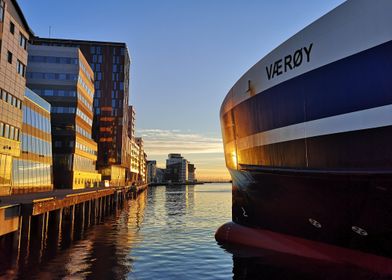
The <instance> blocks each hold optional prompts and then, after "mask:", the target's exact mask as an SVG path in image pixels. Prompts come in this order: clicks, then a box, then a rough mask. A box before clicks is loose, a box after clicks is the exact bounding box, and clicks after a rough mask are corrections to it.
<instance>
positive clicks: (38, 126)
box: [12, 88, 53, 194]
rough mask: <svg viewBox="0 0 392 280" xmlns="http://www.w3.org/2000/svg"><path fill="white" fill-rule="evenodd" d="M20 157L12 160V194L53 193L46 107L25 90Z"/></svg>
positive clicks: (36, 96)
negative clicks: (51, 191)
mask: <svg viewBox="0 0 392 280" xmlns="http://www.w3.org/2000/svg"><path fill="white" fill-rule="evenodd" d="M20 138H21V139H20V140H21V155H20V157H19V158H14V159H13V160H12V193H13V194H17V193H18V194H19V193H27V192H37V191H50V190H52V189H53V176H52V136H51V126H50V104H49V103H48V102H46V101H45V100H44V99H42V98H41V97H39V96H38V95H37V94H35V93H34V92H32V91H31V90H30V89H28V88H26V92H25V98H24V103H23V125H22V133H21V136H20Z"/></svg>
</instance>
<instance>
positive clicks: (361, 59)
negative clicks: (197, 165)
mask: <svg viewBox="0 0 392 280" xmlns="http://www.w3.org/2000/svg"><path fill="white" fill-rule="evenodd" d="M391 10H392V2H390V1H384V0H382V1H379V2H377V5H372V3H370V2H368V1H364V0H357V1H346V2H345V3H344V4H342V5H341V6H339V7H338V8H336V9H335V10H333V11H332V12H330V13H329V14H327V15H326V16H324V17H322V18H321V19H319V20H318V21H316V22H315V23H313V24H311V25H310V26H308V27H307V28H305V29H304V30H302V31H301V32H299V33H297V34H296V35H294V36H293V37H292V38H290V39H289V40H288V41H286V42H285V43H283V44H282V45H281V46H279V47H278V48H276V49H275V50H274V51H272V52H271V53H270V54H268V55H267V56H266V57H264V58H263V59H262V60H260V61H259V62H258V63H257V64H256V65H255V66H253V67H252V68H251V69H250V70H249V71H248V72H247V73H245V74H244V76H243V77H241V79H240V80H239V81H238V82H237V83H236V84H235V85H234V86H233V88H232V89H231V90H230V91H229V93H228V95H227V96H226V99H225V100H224V102H223V104H222V107H221V112H220V117H221V125H222V135H223V143H224V149H225V159H226V165H227V167H228V169H229V171H230V174H231V176H232V179H233V222H234V223H236V224H238V225H241V226H247V227H250V228H253V229H257V230H266V231H271V232H276V233H279V234H284V235H287V236H293V237H295V238H301V239H304V240H309V241H311V242H318V243H320V244H328V245H330V246H337V247H340V248H343V249H345V250H346V249H347V250H353V251H357V252H361V253H365V254H372V255H377V256H380V257H385V258H388V259H390V258H392V203H391V201H392V148H391V146H390V143H391V142H392V30H391V29H390V26H392V19H391V17H390V16H389V14H390V11H391ZM364 11H366V12H364ZM346 17H349V18H350V20H346ZM338 23H340V24H339V26H335V25H337V24H338ZM358 30H360V32H359V31H358ZM362 35H363V36H362ZM296 58H298V63H297V64H292V61H297V60H296ZM300 58H301V60H300ZM300 62H301V63H300ZM293 65H294V66H295V67H294V66H293Z"/></svg>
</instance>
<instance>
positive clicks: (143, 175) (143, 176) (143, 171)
mask: <svg viewBox="0 0 392 280" xmlns="http://www.w3.org/2000/svg"><path fill="white" fill-rule="evenodd" d="M135 142H136V144H137V145H138V146H139V166H138V167H139V171H138V173H139V177H138V182H139V183H146V182H147V155H146V153H145V152H144V142H143V138H142V137H135Z"/></svg>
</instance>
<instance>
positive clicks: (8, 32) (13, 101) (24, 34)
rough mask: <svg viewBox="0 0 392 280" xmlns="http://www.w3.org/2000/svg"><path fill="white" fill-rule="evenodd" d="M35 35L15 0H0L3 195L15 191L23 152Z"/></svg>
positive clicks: (0, 180) (0, 169) (0, 175)
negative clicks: (29, 44)
mask: <svg viewBox="0 0 392 280" xmlns="http://www.w3.org/2000/svg"><path fill="white" fill-rule="evenodd" d="M32 36H33V33H32V31H31V30H30V28H29V26H28V24H27V21H26V18H25V17H24V15H23V13H22V11H21V9H20V7H19V5H18V3H17V1H16V0H0V58H1V59H0V147H1V149H0V195H10V194H12V193H13V191H12V186H11V178H12V165H13V159H14V158H18V157H19V156H20V140H21V139H20V135H21V130H22V106H23V105H22V104H23V99H24V95H25V88H26V79H25V76H26V75H25V74H26V65H27V42H28V40H29V38H30V37H32Z"/></svg>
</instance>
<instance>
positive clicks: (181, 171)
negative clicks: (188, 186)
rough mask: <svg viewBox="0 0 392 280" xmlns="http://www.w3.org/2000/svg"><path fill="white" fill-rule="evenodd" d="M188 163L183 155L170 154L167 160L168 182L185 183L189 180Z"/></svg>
mask: <svg viewBox="0 0 392 280" xmlns="http://www.w3.org/2000/svg"><path fill="white" fill-rule="evenodd" d="M188 163H189V162H188V161H187V160H186V159H184V158H183V157H182V156H181V154H169V155H168V159H166V180H167V181H170V182H172V183H185V182H186V181H187V179H188Z"/></svg>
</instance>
